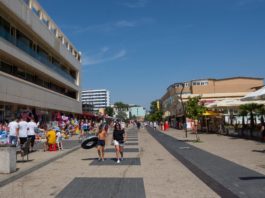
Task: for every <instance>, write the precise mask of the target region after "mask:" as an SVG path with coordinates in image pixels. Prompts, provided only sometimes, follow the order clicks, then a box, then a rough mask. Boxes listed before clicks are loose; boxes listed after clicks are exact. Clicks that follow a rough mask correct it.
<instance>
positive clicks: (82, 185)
mask: <svg viewBox="0 0 265 198" xmlns="http://www.w3.org/2000/svg"><path fill="white" fill-rule="evenodd" d="M56 197H57V198H62V197H63V198H73V197H83V198H85V197H93V198H104V197H105V198H108V197H110V198H125V197H126V198H135V197H137V198H145V197H146V196H145V189H144V181H143V178H75V179H74V180H73V181H72V182H71V183H70V184H68V185H67V186H66V187H65V188H64V189H63V191H61V192H60V193H59V194H58V195H57V196H56Z"/></svg>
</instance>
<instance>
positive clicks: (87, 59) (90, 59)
mask: <svg viewBox="0 0 265 198" xmlns="http://www.w3.org/2000/svg"><path fill="white" fill-rule="evenodd" d="M126 54H127V52H126V50H125V49H121V50H120V51H118V52H113V51H111V50H110V49H109V48H108V47H103V48H102V49H101V50H100V52H99V53H97V54H92V55H88V54H84V55H83V58H82V62H83V63H82V64H83V65H96V64H100V63H105V62H110V61H115V60H120V59H122V58H124V57H125V56H126Z"/></svg>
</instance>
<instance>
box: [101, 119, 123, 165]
mask: <svg viewBox="0 0 265 198" xmlns="http://www.w3.org/2000/svg"><path fill="white" fill-rule="evenodd" d="M113 127H114V130H113V135H112V142H113V144H114V146H115V151H116V159H117V160H116V162H117V163H120V162H121V161H122V160H123V151H124V144H125V142H126V140H127V133H126V132H125V123H123V122H119V121H116V122H115V123H114V125H113ZM97 136H98V143H97V151H98V157H99V158H98V160H99V161H104V149H105V144H106V138H107V130H106V125H104V124H101V125H100V126H99V130H98V134H97Z"/></svg>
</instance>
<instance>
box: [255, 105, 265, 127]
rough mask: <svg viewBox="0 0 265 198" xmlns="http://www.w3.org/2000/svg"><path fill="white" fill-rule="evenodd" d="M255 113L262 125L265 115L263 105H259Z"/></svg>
mask: <svg viewBox="0 0 265 198" xmlns="http://www.w3.org/2000/svg"><path fill="white" fill-rule="evenodd" d="M257 113H258V114H259V115H260V122H261V124H262V125H263V124H264V118H263V116H264V115H265V108H264V105H261V106H260V108H258V109H257Z"/></svg>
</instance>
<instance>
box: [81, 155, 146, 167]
mask: <svg viewBox="0 0 265 198" xmlns="http://www.w3.org/2000/svg"><path fill="white" fill-rule="evenodd" d="M82 160H88V161H92V162H91V163H90V164H89V165H90V166H109V165H111V166H113V165H114V166H116V165H117V166H124V165H127V166H128V165H133V166H140V165H141V161H140V158H137V157H135V158H126V157H125V158H124V159H123V160H122V161H121V162H120V163H119V164H118V163H117V162H116V161H117V160H116V158H106V159H105V160H104V161H99V160H98V159H97V158H88V159H82Z"/></svg>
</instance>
